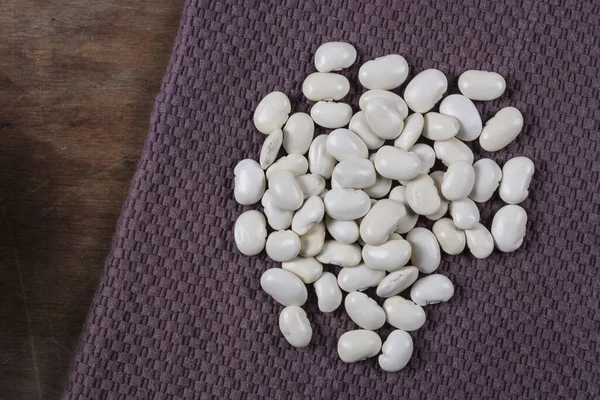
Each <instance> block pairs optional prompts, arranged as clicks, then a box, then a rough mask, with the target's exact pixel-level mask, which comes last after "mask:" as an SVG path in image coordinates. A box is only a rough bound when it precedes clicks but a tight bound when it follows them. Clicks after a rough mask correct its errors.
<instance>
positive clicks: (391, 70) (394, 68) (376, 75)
mask: <svg viewBox="0 0 600 400" xmlns="http://www.w3.org/2000/svg"><path fill="white" fill-rule="evenodd" d="M407 77H408V63H407V62H406V60H405V59H404V57H402V56H401V55H398V54H389V55H387V56H383V57H379V58H376V59H374V60H371V61H367V62H366V63H364V64H363V65H362V66H361V67H360V70H359V71H358V80H359V81H360V83H361V85H363V86H364V87H366V88H367V89H383V90H390V89H395V88H397V87H398V86H400V85H402V84H403V83H404V81H405V80H406V78H407Z"/></svg>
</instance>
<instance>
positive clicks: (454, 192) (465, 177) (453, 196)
mask: <svg viewBox="0 0 600 400" xmlns="http://www.w3.org/2000/svg"><path fill="white" fill-rule="evenodd" d="M474 183H475V172H474V171H473V167H472V166H471V164H469V163H468V162H466V161H456V162H453V163H452V164H450V165H449V166H448V170H447V171H446V172H445V173H444V180H443V181H442V194H443V195H444V197H445V198H446V199H448V200H450V201H453V200H460V199H464V198H465V197H467V196H468V195H469V194H470V193H471V191H472V190H473V185H474Z"/></svg>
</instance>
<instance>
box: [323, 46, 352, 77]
mask: <svg viewBox="0 0 600 400" xmlns="http://www.w3.org/2000/svg"><path fill="white" fill-rule="evenodd" d="M355 61H356V49H355V48H354V46H352V45H351V44H349V43H345V42H327V43H323V44H322V45H321V46H319V48H318V49H317V51H316V52H315V67H316V68H317V71H319V72H331V71H339V70H342V69H344V68H348V67H350V66H351V65H352V64H354V62H355Z"/></svg>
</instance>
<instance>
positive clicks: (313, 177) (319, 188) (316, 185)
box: [296, 174, 325, 199]
mask: <svg viewBox="0 0 600 400" xmlns="http://www.w3.org/2000/svg"><path fill="white" fill-rule="evenodd" d="M296 182H298V186H300V190H302V194H303V195H304V198H305V199H308V198H309V197H312V196H318V195H320V194H321V193H322V192H323V190H324V189H325V179H324V178H323V177H322V176H321V175H317V174H305V175H300V176H298V177H296Z"/></svg>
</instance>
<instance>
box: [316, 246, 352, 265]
mask: <svg viewBox="0 0 600 400" xmlns="http://www.w3.org/2000/svg"><path fill="white" fill-rule="evenodd" d="M316 258H317V260H319V261H320V262H321V263H323V264H333V265H337V266H340V267H356V266H357V265H358V264H360V261H361V254H360V246H359V245H357V244H345V243H340V242H336V241H335V240H326V241H325V244H324V245H323V248H322V249H321V252H320V253H319V254H317V257H316Z"/></svg>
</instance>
